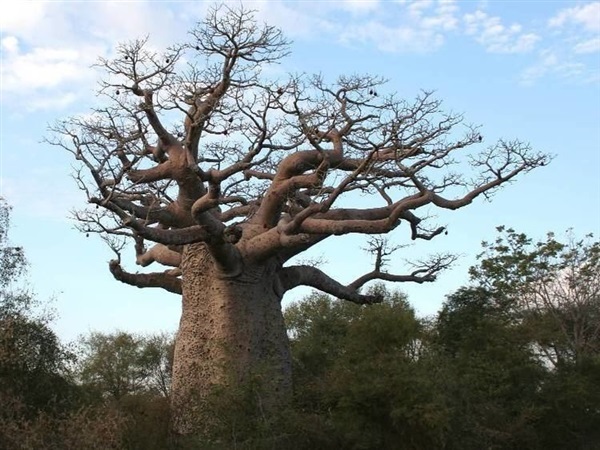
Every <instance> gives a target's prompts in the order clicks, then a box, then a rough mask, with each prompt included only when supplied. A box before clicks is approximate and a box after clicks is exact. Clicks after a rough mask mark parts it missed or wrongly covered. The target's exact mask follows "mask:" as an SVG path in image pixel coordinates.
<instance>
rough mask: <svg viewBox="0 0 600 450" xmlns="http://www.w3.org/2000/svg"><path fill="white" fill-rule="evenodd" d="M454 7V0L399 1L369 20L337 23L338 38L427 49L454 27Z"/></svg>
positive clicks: (384, 47)
mask: <svg viewBox="0 0 600 450" xmlns="http://www.w3.org/2000/svg"><path fill="white" fill-rule="evenodd" d="M457 11H458V6H457V5H456V2H455V0H437V1H434V0H412V1H399V2H396V3H395V4H394V5H391V4H388V5H387V9H386V10H385V11H384V12H383V13H382V14H380V15H379V16H376V17H375V18H373V19H371V20H369V21H366V22H365V21H361V22H360V23H351V24H347V25H345V26H344V27H340V31H339V38H340V41H341V42H343V43H346V44H352V43H355V42H359V43H366V44H368V45H373V46H375V47H376V48H378V49H379V50H381V51H385V52H397V53H425V52H430V51H434V50H437V49H438V48H440V47H441V46H442V45H443V44H444V42H445V36H446V34H447V33H448V32H451V31H453V30H455V29H456V27H457V24H458V19H457V17H456V12H457ZM391 22H393V25H390V24H389V23H391Z"/></svg>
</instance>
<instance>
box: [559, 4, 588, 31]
mask: <svg viewBox="0 0 600 450" xmlns="http://www.w3.org/2000/svg"><path fill="white" fill-rule="evenodd" d="M548 25H549V26H550V27H551V28H562V27H565V26H569V25H572V26H578V27H583V28H584V30H586V31H591V32H600V2H592V3H587V4H583V5H577V6H573V7H572V8H566V9H562V10H560V11H559V12H558V13H557V14H556V15H554V16H553V17H551V18H550V19H549V20H548Z"/></svg>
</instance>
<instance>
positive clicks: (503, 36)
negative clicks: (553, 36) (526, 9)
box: [463, 10, 540, 53]
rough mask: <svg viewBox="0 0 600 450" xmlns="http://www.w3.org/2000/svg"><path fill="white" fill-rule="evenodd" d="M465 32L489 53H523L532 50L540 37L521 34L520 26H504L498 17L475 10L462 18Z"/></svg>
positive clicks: (532, 34) (533, 34) (531, 34)
mask: <svg viewBox="0 0 600 450" xmlns="http://www.w3.org/2000/svg"><path fill="white" fill-rule="evenodd" d="M463 21H464V23H465V27H466V28H465V32H466V34H467V35H470V36H474V38H475V40H476V41H477V42H478V43H480V44H481V45H483V46H484V47H485V49H486V51H488V52H491V53H525V52H529V51H531V50H533V48H534V47H535V45H536V43H537V42H538V41H539V40H540V37H539V36H538V35H537V34H535V33H526V32H523V29H522V26H521V25H520V24H512V25H510V26H507V25H504V24H503V23H502V20H501V19H500V17H496V16H489V15H488V14H487V13H485V12H483V11H481V10H477V11H475V12H474V13H469V14H465V15H464V17H463Z"/></svg>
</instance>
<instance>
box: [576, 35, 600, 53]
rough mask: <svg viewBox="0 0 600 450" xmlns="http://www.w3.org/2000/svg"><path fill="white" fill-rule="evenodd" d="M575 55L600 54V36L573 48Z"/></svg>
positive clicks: (579, 43) (581, 42)
mask: <svg viewBox="0 0 600 450" xmlns="http://www.w3.org/2000/svg"><path fill="white" fill-rule="evenodd" d="M573 50H574V51H575V53H596V52H600V36H597V37H594V38H591V39H586V40H584V41H580V42H578V43H577V44H575V47H573Z"/></svg>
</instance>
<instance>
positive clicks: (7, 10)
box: [0, 2, 47, 34]
mask: <svg viewBox="0 0 600 450" xmlns="http://www.w3.org/2000/svg"><path fill="white" fill-rule="evenodd" d="M46 7H47V3H44V2H2V3H0V29H1V30H2V32H3V33H9V34H10V33H15V32H31V31H33V30H35V28H36V26H37V24H38V23H39V22H40V21H41V20H42V18H43V17H44V14H45V10H46Z"/></svg>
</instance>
